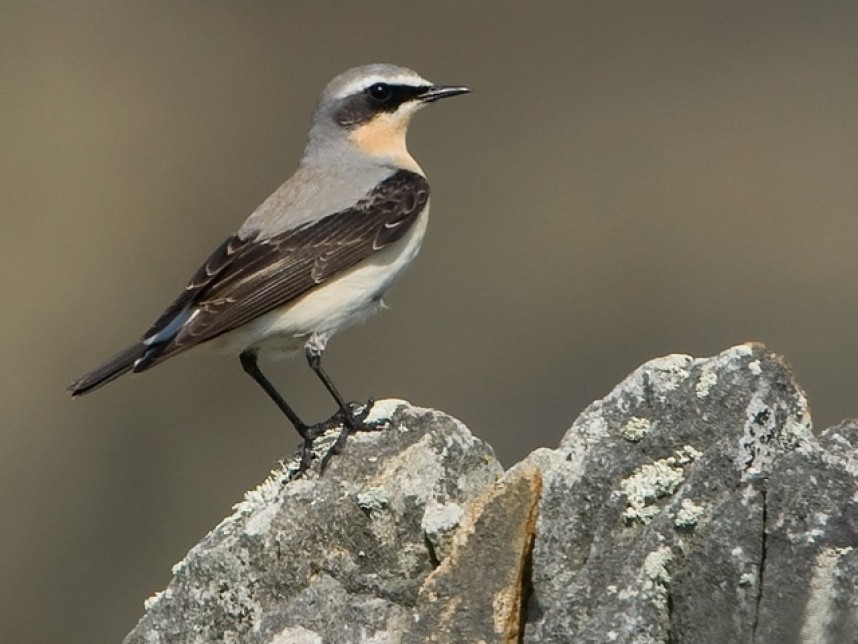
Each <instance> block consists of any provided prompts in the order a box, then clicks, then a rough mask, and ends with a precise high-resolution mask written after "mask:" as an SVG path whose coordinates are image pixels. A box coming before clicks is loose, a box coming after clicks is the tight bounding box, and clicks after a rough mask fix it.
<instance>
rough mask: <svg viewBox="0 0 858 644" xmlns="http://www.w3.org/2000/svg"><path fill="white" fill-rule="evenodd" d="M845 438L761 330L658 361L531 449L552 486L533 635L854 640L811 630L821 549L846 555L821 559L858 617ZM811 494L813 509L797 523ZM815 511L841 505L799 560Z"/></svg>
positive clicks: (547, 492)
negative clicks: (748, 339)
mask: <svg viewBox="0 0 858 644" xmlns="http://www.w3.org/2000/svg"><path fill="white" fill-rule="evenodd" d="M831 440H832V439H828V438H826V437H825V436H824V437H823V442H822V443H820V442H818V441H817V440H816V439H815V438H814V436H813V435H812V433H811V420H810V414H809V411H808V406H807V401H806V398H805V395H804V393H803V392H802V390H801V388H800V387H799V386H798V385H797V384H796V382H795V381H794V379H793V377H792V374H791V373H790V371H789V369H788V368H787V367H786V366H785V364H784V363H783V361H782V360H781V359H780V358H779V357H777V356H775V355H774V354H772V353H770V352H768V351H767V350H766V349H765V348H764V347H762V346H760V345H743V346H739V347H734V348H732V349H730V350H728V351H725V352H724V353H722V354H720V355H718V356H716V357H714V358H710V359H693V358H691V357H689V356H682V355H675V356H668V357H666V358H661V359H658V360H653V361H651V362H649V363H647V364H645V365H643V366H642V367H641V368H639V369H638V370H636V371H635V372H634V373H633V374H631V375H630V376H629V377H628V378H626V380H624V381H623V382H622V383H621V384H620V385H618V386H617V387H616V388H615V389H614V390H613V391H612V392H611V393H610V394H609V395H608V396H607V397H606V398H604V399H603V400H601V401H598V402H596V403H594V404H592V405H591V406H590V407H589V408H588V409H587V410H585V411H584V413H583V414H582V415H581V416H580V417H579V418H578V419H577V420H576V421H575V423H574V424H573V425H572V428H571V429H570V430H569V431H568V432H567V434H566V435H565V437H564V438H563V440H562V442H561V445H560V448H559V449H558V450H553V451H551V450H538V451H537V452H535V453H534V454H532V455H530V456H529V457H528V460H529V461H530V462H533V463H535V464H538V465H539V466H540V467H541V469H542V473H543V478H544V490H543V494H542V499H541V503H540V509H539V512H540V518H539V522H538V525H537V538H536V542H535V546H534V551H533V563H532V565H533V573H532V576H531V583H532V588H533V590H532V595H531V597H530V601H529V603H528V606H527V620H528V623H527V625H526V628H525V641H526V642H582V643H583V642H608V641H612V642H695V643H697V642H704V643H705V642H791V641H795V642H798V641H805V642H823V641H849V640H848V639H847V640H844V639H836V638H835V639H825V638H824V637H823V638H822V639H820V638H819V637H821V636H820V634H819V633H818V632H817V631H814V632H813V637H803V636H800V634H801V633H802V632H803V631H802V629H803V628H806V629H810V628H811V627H810V626H807V627H805V626H804V624H805V621H806V618H805V615H806V609H805V607H806V606H807V604H808V601H809V600H810V596H809V588H808V587H809V581H810V580H811V578H812V569H814V568H813V566H814V565H816V569H819V568H820V566H821V567H823V568H824V567H825V566H829V567H832V566H833V567H834V568H835V569H836V570H833V571H832V570H830V568H825V570H826V572H819V573H818V575H822V576H823V577H824V578H825V579H826V580H827V582H826V583H828V584H829V588H828V589H827V590H825V591H822V592H820V593H817V594H818V595H819V596H820V599H819V602H820V603H822V604H824V605H825V606H826V608H824V609H821V612H822V613H824V617H823V618H822V619H821V620H818V621H820V622H824V626H821V627H822V628H824V629H827V630H826V633H827V632H831V633H836V634H837V635H838V636H840V634H842V633H845V632H847V631H848V628H849V627H851V626H852V625H854V623H855V622H854V596H855V593H854V590H853V589H852V587H851V585H849V584H848V583H847V582H846V580H847V579H848V576H847V575H848V574H849V571H850V570H851V568H850V566H853V565H854V560H853V557H852V551H851V550H847V549H846V548H849V547H851V546H850V545H849V544H853V545H854V544H855V543H856V540H855V533H854V531H853V532H851V533H849V532H848V530H846V528H845V527H844V526H845V525H846V524H845V523H844V522H843V521H842V520H841V521H837V520H835V517H837V516H838V515H840V516H841V519H842V513H843V511H844V509H846V508H847V507H848V505H849V503H850V502H852V501H851V498H852V496H851V495H853V494H854V492H855V484H856V477H855V474H856V472H858V470H856V469H854V468H853V469H852V471H851V472H850V471H849V469H850V466H849V465H848V463H847V460H846V456H845V454H846V453H847V452H848V449H847V448H846V447H845V445H846V443H847V442H848V440H847V439H843V438H842V437H841V439H840V445H841V448H840V452H839V454H840V455H839V456H837V455H836V454H837V453H836V452H835V451H834V450H832V448H831V446H830V445H829V444H830V443H831ZM813 459H816V460H817V462H813ZM826 459H827V461H826ZM824 461H826V462H829V463H831V467H829V468H828V469H827V470H826V469H825V468H823V467H822V463H823V462H824ZM823 481H824V482H823ZM820 487H822V488H824V489H826V490H829V489H830V490H832V492H835V491H836V498H830V497H829V498H825V495H828V494H829V492H825V493H824V494H822V493H821V492H822V490H821V489H820ZM797 498H802V499H806V503H807V508H802V513H803V514H807V515H808V517H807V519H806V520H804V522H800V523H801V525H799V526H793V523H794V522H795V520H796V517H795V516H794V511H795V509H796V503H797ZM787 499H789V501H787ZM852 503H854V502H852ZM785 504H789V505H790V507H789V508H786V507H784V505H785ZM835 506H839V508H840V509H839V510H837V509H836V507H835ZM820 512H821V513H822V514H823V515H825V518H824V519H823V518H821V517H820V515H819V513H820ZM814 516H816V517H817V518H816V519H814ZM814 520H817V521H818V522H825V521H827V523H826V524H825V525H820V526H818V533H817V538H818V542H816V543H814V544H813V549H812V550H813V553H819V556H823V557H824V559H823V561H822V562H821V563H816V564H815V563H814V559H813V556H811V553H810V552H805V553H802V555H801V557H800V559H801V561H797V560H796V559H795V557H796V556H797V554H798V553H797V551H796V550H797V548H798V547H799V546H800V545H801V547H806V546H804V542H802V541H801V539H796V538H793V540H792V541H790V540H789V539H786V538H784V539H781V538H779V535H781V534H784V533H789V534H792V535H795V534H799V533H800V534H806V533H807V531H809V530H812V529H813V526H808V525H806V523H808V522H812V521H814ZM835 526H837V527H835ZM802 531H804V532H802ZM775 543H777V544H778V545H777V546H776V545H775ZM786 544H789V545H788V546H787V545H786ZM832 548H833V550H832ZM806 549H807V548H806ZM797 574H798V577H796V575H797ZM796 579H801V580H803V581H802V582H801V583H799V584H796ZM787 589H789V590H787ZM790 595H792V597H790ZM836 602H840V604H841V605H843V606H848V605H850V602H852V603H851V609H849V610H852V613H850V612H849V610H841V609H837V608H834V607H833V606H834V604H833V603H836ZM826 611H828V612H826ZM817 612H820V611H817ZM833 615H836V617H834V616H833ZM849 615H852V617H850V616H849ZM850 620H852V621H850ZM807 632H808V633H810V632H811V631H810V630H807ZM852 632H853V633H854V632H855V631H854V630H853V631H852Z"/></svg>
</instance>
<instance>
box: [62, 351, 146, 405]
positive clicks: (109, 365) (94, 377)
mask: <svg viewBox="0 0 858 644" xmlns="http://www.w3.org/2000/svg"><path fill="white" fill-rule="evenodd" d="M146 348H147V347H146V346H145V345H144V344H143V343H142V342H140V343H138V344H135V345H134V346H133V347H128V348H127V349H125V350H124V351H120V352H119V353H117V354H116V355H115V356H113V357H112V358H111V359H110V360H108V361H107V362H105V363H104V364H103V365H101V366H100V367H98V368H96V369H93V370H92V371H90V372H89V373H87V374H85V375H83V376H81V377H80V378H78V379H77V380H75V381H74V382H73V383H72V384H71V385H70V386H69V388H68V391H69V393H71V395H72V397H75V396H82V395H83V394H88V393H89V392H90V391H93V390H95V389H98V388H99V387H101V386H102V385H106V384H107V383H108V382H111V381H113V380H116V379H117V378H118V377H119V376H121V375H123V374H125V373H127V372H129V371H131V369H133V368H134V362H135V361H136V360H137V359H138V358H140V357H142V356H143V354H144V353H145V352H146Z"/></svg>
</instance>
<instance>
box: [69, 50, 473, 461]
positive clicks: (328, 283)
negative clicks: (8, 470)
mask: <svg viewBox="0 0 858 644" xmlns="http://www.w3.org/2000/svg"><path fill="white" fill-rule="evenodd" d="M468 91H469V90H468V89H467V88H466V87H450V86H443V85H434V84H432V83H430V82H429V81H427V80H426V79H424V78H422V77H421V76H419V75H418V74H417V73H415V72H414V71H412V70H410V69H406V68H404V67H397V66H394V65H387V64H375V65H366V66H363V67H356V68H354V69H350V70H348V71H346V72H344V73H342V74H340V75H339V76H337V77H336V78H334V79H333V80H332V81H331V82H330V83H329V84H328V86H327V87H326V88H325V89H324V91H323V92H322V95H321V97H320V99H319V102H318V105H317V106H316V110H315V112H314V114H313V118H312V125H311V127H310V133H309V135H308V138H307V144H306V147H305V149H304V155H303V157H302V159H301V162H300V164H299V166H298V169H297V170H296V171H295V174H293V175H292V177H290V178H289V179H288V180H287V181H286V182H285V183H284V184H283V185H281V186H280V187H279V188H278V189H277V190H276V191H275V192H274V193H273V194H272V195H271V196H270V197H268V198H267V199H266V200H265V201H264V202H263V203H262V204H261V205H260V206H259V207H258V208H257V209H256V210H254V211H253V213H252V214H251V215H250V216H249V217H248V218H247V219H246V220H245V222H244V223H243V224H242V225H241V227H240V228H239V229H238V232H237V233H235V234H234V235H233V236H231V237H229V238H228V239H227V240H226V241H224V242H223V244H221V245H220V246H219V247H218V248H217V249H216V250H215V251H214V252H213V253H212V254H211V256H210V257H209V258H208V259H207V260H206V261H205V263H203V265H202V266H201V267H200V268H199V270H197V272H196V273H195V274H194V276H193V277H192V278H191V280H190V282H189V283H188V285H187V286H186V287H185V290H184V291H183V292H182V294H181V295H179V297H177V298H176V300H175V301H174V302H173V303H172V304H171V305H170V306H169V307H167V309H166V310H165V311H164V313H162V314H161V316H160V317H159V318H158V319H157V320H156V321H155V323H154V324H153V325H152V326H151V327H150V328H149V330H148V331H146V333H144V334H143V337H142V338H141V340H140V341H139V342H137V343H136V344H134V345H133V346H131V347H128V348H127V349H125V350H124V351H121V352H120V353H118V354H116V355H115V356H113V357H112V358H110V359H109V360H108V361H107V362H105V363H104V364H103V365H101V366H100V367H98V368H96V369H94V370H92V371H90V372H89V373H87V374H86V375H84V376H82V377H81V378H79V379H78V380H77V381H75V382H74V383H73V384H72V385H71V386H70V387H69V391H70V392H71V395H72V396H80V395H83V394H86V393H89V392H90V391H93V390H94V389H97V388H98V387H101V386H102V385H104V384H107V383H108V382H111V381H112V380H114V379H116V378H118V377H119V376H121V375H123V374H125V373H127V372H129V371H133V372H140V371H146V370H147V369H150V368H151V367H154V366H155V365H157V364H159V363H161V362H163V361H164V360H166V359H167V358H171V357H173V356H175V355H178V354H179V353H182V352H184V351H187V350H188V349H192V348H195V347H198V346H205V347H210V348H213V349H216V350H219V351H221V352H227V353H232V354H238V356H239V359H240V361H241V366H242V367H243V369H244V371H246V372H247V373H248V374H249V375H250V376H251V377H252V378H253V379H254V380H255V381H256V382H257V383H258V384H259V385H260V386H261V387H262V389H263V390H264V391H265V393H266V394H268V396H269V397H270V398H271V399H272V400H273V401H274V402H275V403H276V404H277V406H278V407H279V408H280V410H281V411H282V412H283V413H284V414H285V415H286V416H287V417H288V419H289V420H290V421H291V423H292V424H293V425H294V426H295V429H296V430H297V431H298V433H299V434H300V435H301V437H302V438H303V439H304V444H303V452H302V457H301V471H304V470H306V469H307V467H309V465H310V461H311V459H312V447H313V441H314V440H315V439H316V438H317V437H318V435H319V434H320V433H321V432H322V431H323V430H324V429H325V428H326V427H327V426H328V425H327V424H325V423H320V424H318V425H308V424H306V423H304V422H303V421H302V420H301V419H300V417H299V416H298V415H297V414H296V413H295V411H294V410H293V408H292V407H291V406H290V405H289V404H288V403H287V402H286V400H285V399H284V398H283V396H281V395H280V393H278V391H277V390H276V389H275V388H274V386H273V385H272V384H271V382H270V381H269V380H268V379H267V378H266V377H265V376H264V375H263V373H262V371H260V369H259V365H258V364H257V358H258V356H259V355H260V354H261V353H264V354H265V355H266V356H273V357H275V358H276V357H281V356H284V355H290V354H295V353H297V352H299V351H301V350H302V349H303V350H304V352H305V355H306V357H307V361H308V363H309V365H310V367H311V368H312V369H313V371H314V372H315V373H316V375H317V376H318V377H319V379H320V380H321V381H322V383H323V384H324V385H325V387H326V389H327V390H328V391H329V392H330V394H331V396H333V398H334V400H336V402H337V405H338V407H339V411H338V413H337V415H335V417H334V418H335V419H341V420H342V424H343V429H342V432H341V433H340V435H339V437H338V438H337V441H336V443H335V444H334V446H333V447H332V448H331V450H330V451H329V452H328V453H327V454H326V455H325V457H324V458H323V460H322V469H324V467H325V466H326V464H327V462H328V460H329V459H330V457H331V456H332V455H333V454H336V453H338V452H339V451H341V450H342V448H343V446H344V445H345V442H346V439H347V437H348V435H349V433H350V432H353V431H355V430H357V429H359V428H360V427H361V423H363V421H364V420H365V418H366V414H367V413H368V411H369V407H370V406H371V402H370V403H369V404H367V405H366V406H364V408H363V411H362V412H361V413H360V414H357V413H356V412H355V411H354V410H353V408H352V406H351V405H350V404H348V403H346V402H345V400H344V399H343V397H342V396H341V395H340V393H339V392H338V391H337V388H336V387H335V386H334V384H333V383H332V382H331V379H330V377H328V375H327V373H326V372H325V370H324V369H322V364H321V360H322V353H323V352H324V350H325V346H326V344H327V342H328V340H329V339H330V337H331V336H332V335H333V334H334V333H336V332H337V331H339V330H340V329H342V328H344V327H346V326H349V325H351V324H353V323H355V322H357V321H359V320H362V319H364V318H366V317H367V316H369V315H371V314H372V313H374V312H375V311H376V310H378V309H379V307H380V305H381V298H382V296H383V295H384V293H385V291H387V289H388V288H389V287H390V285H391V284H392V283H393V281H394V280H395V279H396V277H397V276H398V275H399V274H400V273H401V272H402V270H403V269H404V268H405V267H406V266H408V264H410V263H411V261H412V260H413V259H414V257H415V255H416V254H417V251H418V250H419V248H420V244H421V242H422V240H423V235H424V233H425V232H426V223H427V218H428V215H429V183H428V182H427V181H426V177H425V176H424V174H423V171H422V170H421V168H420V166H419V165H418V164H417V162H416V161H415V160H414V158H413V157H412V156H411V155H410V154H409V153H408V150H407V148H406V144H405V135H406V131H407V129H408V124H409V121H410V120H411V117H412V116H413V115H414V113H415V112H416V111H417V110H419V109H420V108H421V107H423V106H424V105H426V104H428V103H432V102H434V101H437V100H439V99H442V98H447V97H450V96H457V95H459V94H464V93H466V92H468Z"/></svg>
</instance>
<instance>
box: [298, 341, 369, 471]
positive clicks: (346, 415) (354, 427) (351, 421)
mask: <svg viewBox="0 0 858 644" xmlns="http://www.w3.org/2000/svg"><path fill="white" fill-rule="evenodd" d="M306 353H307V363H308V364H309V365H310V368H311V369H312V370H313V372H314V373H315V374H316V375H317V376H318V377H319V380H321V381H322V384H323V385H325V389H327V390H328V392H329V393H330V394H331V396H332V397H333V399H334V400H335V401H336V402H337V406H338V407H339V408H340V410H339V412H338V414H337V416H341V417H342V419H343V430H342V431H341V432H340V435H339V436H338V437H337V441H336V442H335V443H334V444H333V446H332V447H331V449H330V450H328V453H327V454H325V456H324V457H323V458H322V463H321V470H322V471H323V472H324V471H325V468H326V467H327V466H328V462H329V461H330V460H331V457H333V456H334V455H335V454H339V453H340V452H342V450H343V448H344V447H345V445H346V441H347V440H348V437H349V434H351V433H352V432H356V431H358V430H359V429H361V428H362V423H363V421H364V420H366V417H367V416H368V415H369V412H370V410H371V409H372V404H373V401H372V400H369V401H368V402H367V404H366V405H364V408H363V409H362V410H361V412H360V414H359V415H358V416H355V414H354V412H352V407H351V405H349V404H348V403H347V402H346V401H345V399H343V397H342V396H341V395H340V392H339V391H338V390H337V388H336V387H335V386H334V383H333V382H332V381H331V377H330V376H329V375H328V374H327V372H326V371H325V370H324V369H322V349H320V348H318V347H317V346H313V345H311V344H308V345H307V351H306Z"/></svg>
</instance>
